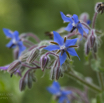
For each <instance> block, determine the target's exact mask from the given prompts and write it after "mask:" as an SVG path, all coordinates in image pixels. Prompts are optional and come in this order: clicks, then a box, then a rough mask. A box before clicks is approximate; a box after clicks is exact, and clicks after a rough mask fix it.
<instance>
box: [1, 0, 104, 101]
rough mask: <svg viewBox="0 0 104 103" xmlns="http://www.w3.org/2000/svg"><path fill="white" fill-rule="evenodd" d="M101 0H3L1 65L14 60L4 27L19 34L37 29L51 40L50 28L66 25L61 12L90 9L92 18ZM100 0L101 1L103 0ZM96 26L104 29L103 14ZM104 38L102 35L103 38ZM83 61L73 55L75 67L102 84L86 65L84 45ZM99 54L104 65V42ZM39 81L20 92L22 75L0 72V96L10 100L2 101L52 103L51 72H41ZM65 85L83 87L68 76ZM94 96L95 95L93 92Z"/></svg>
mask: <svg viewBox="0 0 104 103" xmlns="http://www.w3.org/2000/svg"><path fill="white" fill-rule="evenodd" d="M98 1H99V0H0V66H4V65H6V64H9V63H11V62H12V61H13V56H12V49H8V48H6V47H5V45H6V44H7V43H8V41H9V40H8V39H6V37H5V35H4V33H3V30H2V28H9V29H11V30H13V31H14V30H18V31H19V33H20V34H21V33H24V32H33V33H35V34H37V36H38V37H39V38H40V39H41V40H44V39H48V37H46V35H45V32H46V31H53V30H57V29H59V28H60V27H62V26H66V25H67V23H66V24H63V20H62V19H61V16H60V11H62V12H64V13H65V14H67V13H69V14H77V15H80V14H81V13H83V12H88V13H89V15H90V20H92V17H93V14H94V6H95V3H96V2H98ZM99 2H100V1H99ZM96 28H97V29H99V30H102V31H104V14H102V15H99V17H98V19H97V22H96ZM103 40H104V37H103V38H102V41H103ZM77 52H78V55H79V57H80V58H81V61H79V60H78V58H76V57H75V58H73V60H74V68H75V70H76V71H78V72H81V73H82V74H83V75H84V76H87V77H88V76H89V77H92V78H93V82H94V83H95V84H98V81H97V76H96V72H93V71H92V69H91V68H89V67H88V66H86V65H84V61H85V58H84V47H81V48H80V50H78V51H77ZM98 54H99V57H101V65H102V66H103V67H104V63H103V62H104V47H103V42H102V45H101V47H100V48H99V52H98ZM36 75H37V79H38V81H37V82H36V83H34V84H33V87H32V89H31V90H29V89H28V88H26V90H25V91H23V92H20V91H19V79H20V77H17V76H15V75H14V76H13V77H12V78H11V77H10V75H9V74H8V73H7V72H3V71H0V95H4V94H6V95H8V97H9V98H8V99H0V103H24V102H25V103H50V102H51V99H52V97H51V94H49V93H48V92H47V90H46V87H47V86H49V85H51V84H52V81H51V80H50V79H49V72H46V74H45V76H44V77H42V75H43V73H42V71H38V72H37V74H36ZM59 83H60V85H61V86H72V87H77V88H80V90H83V86H82V85H79V84H78V83H76V82H75V81H74V80H72V79H71V78H68V77H67V76H64V77H63V78H61V79H59ZM89 96H90V97H91V98H94V97H95V95H94V94H91V93H89Z"/></svg>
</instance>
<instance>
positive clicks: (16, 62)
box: [7, 60, 21, 73]
mask: <svg viewBox="0 0 104 103" xmlns="http://www.w3.org/2000/svg"><path fill="white" fill-rule="evenodd" d="M20 64H21V62H20V61H19V60H15V61H14V62H13V63H11V64H10V65H9V67H8V70H7V71H8V72H10V73H13V72H14V71H15V69H16V68H18V67H19V66H20Z"/></svg>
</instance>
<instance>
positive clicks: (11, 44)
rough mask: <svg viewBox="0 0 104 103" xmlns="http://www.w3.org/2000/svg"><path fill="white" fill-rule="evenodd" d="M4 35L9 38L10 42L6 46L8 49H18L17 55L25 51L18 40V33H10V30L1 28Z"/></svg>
mask: <svg viewBox="0 0 104 103" xmlns="http://www.w3.org/2000/svg"><path fill="white" fill-rule="evenodd" d="M3 32H4V34H5V35H6V36H7V37H8V38H10V39H11V40H10V42H9V43H8V44H7V45H6V46H7V47H8V48H15V47H18V48H19V55H20V54H21V53H22V52H23V51H24V50H25V49H26V47H25V46H24V45H23V42H22V41H21V40H20V38H19V33H18V31H14V32H12V31H11V30H10V29H6V28H3Z"/></svg>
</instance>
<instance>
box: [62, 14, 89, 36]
mask: <svg viewBox="0 0 104 103" xmlns="http://www.w3.org/2000/svg"><path fill="white" fill-rule="evenodd" d="M60 14H61V17H62V19H63V21H64V22H70V23H69V24H68V26H67V27H66V28H65V30H66V31H70V32H73V31H74V30H75V29H77V30H78V31H79V33H80V34H81V35H82V36H83V32H86V33H87V34H88V32H89V30H88V29H87V28H85V27H84V26H83V25H82V24H81V23H80V21H79V19H78V16H77V15H76V14H74V15H73V16H72V17H67V16H65V15H64V13H63V12H60Z"/></svg>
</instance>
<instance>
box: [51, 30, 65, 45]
mask: <svg viewBox="0 0 104 103" xmlns="http://www.w3.org/2000/svg"><path fill="white" fill-rule="evenodd" d="M53 35H54V41H55V42H57V43H58V44H59V45H63V43H64V39H63V38H62V37H61V36H60V34H59V33H57V32H55V31H53Z"/></svg>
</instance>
